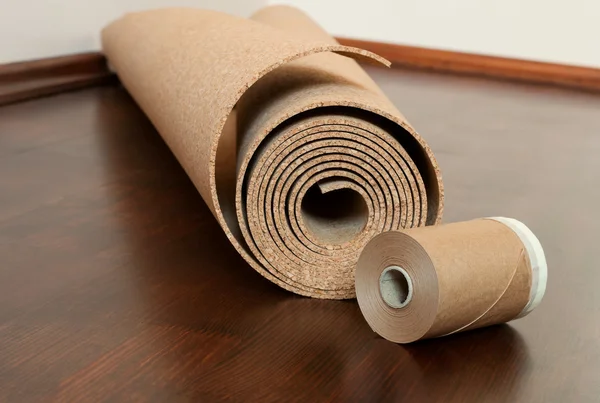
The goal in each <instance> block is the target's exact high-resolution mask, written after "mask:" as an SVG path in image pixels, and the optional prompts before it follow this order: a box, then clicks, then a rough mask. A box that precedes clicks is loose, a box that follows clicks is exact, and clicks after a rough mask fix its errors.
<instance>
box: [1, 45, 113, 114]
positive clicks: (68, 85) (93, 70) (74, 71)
mask: <svg viewBox="0 0 600 403" xmlns="http://www.w3.org/2000/svg"><path fill="white" fill-rule="evenodd" d="M114 79H115V77H114V76H113V74H111V72H110V71H109V70H108V67H107V65H106V59H105V58H104V56H103V55H102V54H100V53H98V52H90V53H82V54H76V55H70V56H60V57H53V58H47V59H40V60H32V61H27V62H18V63H9V64H3V65H0V105H7V104H10V103H14V102H19V101H24V100H28V99H32V98H38V97H42V96H48V95H54V94H58V93H61V92H65V91H72V90H75V89H79V88H85V87H90V86H94V85H99V84H103V83H107V82H110V81H112V80H114Z"/></svg>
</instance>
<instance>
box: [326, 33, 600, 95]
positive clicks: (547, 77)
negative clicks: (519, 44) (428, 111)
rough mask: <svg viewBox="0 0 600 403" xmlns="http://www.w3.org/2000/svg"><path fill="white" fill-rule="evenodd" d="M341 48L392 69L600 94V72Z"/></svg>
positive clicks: (416, 51)
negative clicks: (363, 53)
mask: <svg viewBox="0 0 600 403" xmlns="http://www.w3.org/2000/svg"><path fill="white" fill-rule="evenodd" d="M336 39H337V40H338V41H339V42H340V44H342V45H346V46H354V47H357V48H361V49H365V50H369V51H371V52H374V53H376V54H378V55H380V56H383V57H385V58H386V59H388V60H389V61H391V62H392V67H394V66H397V67H409V68H416V69H426V70H435V71H439V72H445V73H454V74H463V75H471V76H483V77H489V78H494V79H502V80H512V81H521V82H528V83H535V84H550V85H558V86H562V87H569V88H574V89H578V90H585V91H592V92H600V69H595V68H589V67H578V66H570V65H563V64H554V63H543V62H534V61H528V60H520V59H510V58H504V57H495V56H485V55H476V54H470V53H461V52H451V51H445V50H436V49H427V48H419V47H413V46H405V45H396V44H391V43H383V42H373V41H364V40H358V39H350V38H336Z"/></svg>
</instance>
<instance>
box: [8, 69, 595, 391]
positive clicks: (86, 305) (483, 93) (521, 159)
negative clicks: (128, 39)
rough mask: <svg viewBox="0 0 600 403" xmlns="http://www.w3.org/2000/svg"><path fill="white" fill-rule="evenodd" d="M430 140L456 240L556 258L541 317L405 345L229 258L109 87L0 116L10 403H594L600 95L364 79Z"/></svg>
mask: <svg viewBox="0 0 600 403" xmlns="http://www.w3.org/2000/svg"><path fill="white" fill-rule="evenodd" d="M369 71H370V72H371V73H372V74H373V76H374V77H375V79H376V80H377V81H378V82H379V83H380V84H381V86H382V87H383V89H384V90H385V91H386V92H387V93H388V94H389V96H390V97H391V98H392V99H393V101H394V102H395V103H396V104H397V105H398V107H399V108H400V110H402V111H403V112H404V114H405V115H406V116H407V117H408V119H409V120H410V121H411V123H412V124H413V125H414V126H415V127H416V128H417V130H419V132H420V133H421V134H422V135H423V136H424V137H425V138H426V139H427V140H428V141H429V143H430V145H431V146H432V148H433V150H434V152H435V153H436V155H437V157H438V159H439V162H440V165H441V167H442V169H443V174H444V179H445V187H446V195H447V203H446V210H445V211H446V215H445V221H446V222H448V221H456V220H464V219H469V218H475V217H481V216H490V215H494V216H498V215H501V216H509V217H515V218H518V219H520V220H522V221H524V222H525V223H526V224H528V225H529V226H530V228H531V229H532V230H533V231H534V232H535V233H536V234H537V235H538V236H539V238H540V240H541V242H542V244H543V245H544V247H545V250H546V254H547V258H548V262H549V270H550V278H549V283H548V290H547V294H546V297H545V300H544V301H543V302H542V304H541V306H540V307H539V308H538V309H537V310H536V311H534V312H533V313H532V314H531V315H530V316H528V317H526V318H524V319H522V320H519V321H516V322H514V323H511V324H510V325H503V326H496V327H492V328H488V329H483V330H480V331H473V332H470V333H465V334H459V335H456V336H451V337H447V338H444V339H439V340H433V341H425V342H419V343H416V344H413V345H409V346H401V345H396V344H392V343H390V342H387V341H385V340H383V339H381V338H380V337H378V336H377V335H375V334H374V333H372V332H371V330H370V329H369V327H368V326H367V324H366V322H365V321H364V320H363V318H362V317H361V314H360V311H359V309H358V305H357V304H356V301H342V302H340V301H322V300H312V299H307V298H302V297H297V296H294V295H292V294H290V293H288V292H285V291H283V290H281V289H279V288H277V287H276V286H274V285H273V284H271V283H269V282H268V281H267V280H265V279H263V278H262V277H261V276H260V275H258V274H257V273H255V272H254V271H253V270H252V269H251V268H250V267H249V266H248V265H247V264H246V263H245V262H244V261H243V260H242V259H241V258H240V257H239V256H238V255H237V253H236V252H235V250H234V249H233V247H232V246H231V245H230V244H229V243H228V241H227V239H226V237H225V236H224V235H223V233H222V232H221V230H220V228H219V226H218V224H217V222H216V220H215V219H214V218H213V217H212V215H211V214H210V212H209V210H208V208H207V207H206V206H205V204H204V202H203V201H202V199H201V197H200V195H199V194H198V193H197V191H196V190H195V189H194V187H193V186H192V184H191V182H190V181H189V180H188V179H187V177H186V175H185V173H184V172H183V170H182V169H181V168H180V167H179V165H178V163H177V161H176V160H175V159H174V158H173V156H172V155H171V154H170V152H169V150H168V148H167V147H166V146H165V144H164V143H163V141H162V140H161V138H160V137H159V135H158V134H157V133H156V132H155V131H154V129H153V128H152V126H151V125H150V124H149V122H148V121H147V120H146V118H145V117H144V115H143V114H142V113H141V112H140V111H139V109H138V108H137V107H136V106H135V104H134V103H133V102H132V100H131V98H130V97H129V96H128V95H127V94H126V93H125V91H124V90H122V89H121V88H118V87H116V86H113V87H110V86H109V87H101V88H92V89H87V90H82V91H78V92H72V93H67V94H63V95H59V96H54V97H50V98H45V99H40V100H34V101H29V102H25V103H20V104H15V105H11V106H5V107H2V108H0V401H1V402H7V401H8V402H30V401H49V400H56V401H68V402H83V401H91V402H97V401H105V400H106V401H157V402H178V401H185V402H188V401H203V402H205V401H214V400H221V399H230V400H231V401H239V402H249V401H260V402H268V401H302V402H320V401H349V402H359V401H386V402H387V401H395V402H409V401H411V402H412V401H414V402H432V401H438V402H478V403H480V402H561V403H562V402H594V401H598V399H600V292H599V291H598V289H599V285H598V284H600V268H599V258H598V255H596V252H597V251H598V243H599V240H600V238H599V235H598V234H600V97H599V96H594V95H591V94H584V93H577V92H569V91H567V90H561V89H553V88H544V87H535V86H526V85H519V84H511V83H502V82H493V81H485V80H483V79H481V80H480V79H474V78H458V77H450V76H443V75H434V74H427V73H417V72H407V71H401V70H390V71H386V70H383V69H381V70H379V69H372V70H369Z"/></svg>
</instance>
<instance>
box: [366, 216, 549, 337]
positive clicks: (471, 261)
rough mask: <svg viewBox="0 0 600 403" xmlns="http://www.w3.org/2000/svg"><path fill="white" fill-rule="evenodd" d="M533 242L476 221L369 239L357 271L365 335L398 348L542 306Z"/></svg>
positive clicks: (506, 227) (501, 225) (501, 223)
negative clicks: (377, 336)
mask: <svg viewBox="0 0 600 403" xmlns="http://www.w3.org/2000/svg"><path fill="white" fill-rule="evenodd" d="M546 276H547V268H546V261H545V257H544V252H543V249H542V248H541V245H540V244H539V241H538V240H537V238H536V237H535V235H533V233H532V232H531V231H529V229H528V228H527V227H525V225H524V224H522V223H520V222H519V221H516V220H514V219H506V218H494V219H479V220H473V221H467V222H460V223H454V224H447V225H440V226H437V227H426V228H415V229H409V230H405V231H402V232H400V231H391V232H387V233H383V234H380V235H378V236H376V237H374V238H373V239H372V240H371V242H369V244H368V245H367V246H366V247H365V248H364V250H363V252H362V254H361V256H360V259H359V260H358V263H357V268H356V294H357V298H358V303H359V305H360V309H361V311H362V313H363V315H364V317H365V319H366V320H367V322H368V323H369V325H370V326H371V328H372V329H373V330H374V331H375V332H377V333H378V334H380V335H381V336H382V337H384V338H386V339H388V340H391V341H394V342H397V343H409V342H412V341H415V340H419V339H424V338H431V337H438V336H444V335H447V334H451V333H456V332H459V331H463V330H469V329H475V328H479V327H483V326H489V325H492V324H497V323H503V322H508V321H510V320H513V319H515V318H518V317H522V316H525V315H526V314H527V313H529V312H531V311H532V310H533V309H534V308H535V306H537V304H539V302H540V301H541V299H542V297H543V295H544V291H545V287H546Z"/></svg>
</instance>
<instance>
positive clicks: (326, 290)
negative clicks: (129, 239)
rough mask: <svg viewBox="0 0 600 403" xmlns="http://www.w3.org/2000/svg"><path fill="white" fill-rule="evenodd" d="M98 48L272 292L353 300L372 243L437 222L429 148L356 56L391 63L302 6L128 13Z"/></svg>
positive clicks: (438, 190)
mask: <svg viewBox="0 0 600 403" xmlns="http://www.w3.org/2000/svg"><path fill="white" fill-rule="evenodd" d="M102 45H103V49H104V52H105V53H106V55H107V57H108V60H109V62H110V65H111V66H112V67H113V68H114V69H115V70H116V72H117V74H118V75H119V77H120V79H121V81H122V83H123V85H124V86H125V87H126V88H127V90H128V91H129V92H130V93H131V95H132V96H133V97H134V99H135V100H136V102H137V103H138V104H139V105H140V107H141V108H142V109H143V110H144V112H145V113H146V114H147V115H148V117H149V118H150V120H151V121H152V123H153V124H154V126H155V127H156V128H157V130H158V131H159V132H160V134H161V135H162V136H163V138H164V139H165V142H166V143H167V144H168V145H169V147H170V148H171V150H172V151H173V153H174V154H175V156H176V157H177V159H178V160H179V162H180V163H181V165H182V166H183V168H184V169H185V171H186V172H187V174H188V175H189V177H190V178H191V180H192V181H193V183H194V185H195V186H196V187H197V189H198V191H199V192H200V194H201V195H202V197H203V198H204V200H205V201H206V203H207V204H208V206H209V207H210V209H211V210H212V212H213V213H214V215H215V217H216V218H217V219H218V221H219V223H220V224H221V226H222V228H223V230H224V231H225V233H226V234H227V236H228V238H229V240H230V241H231V242H232V244H233V245H234V246H235V247H236V249H237V250H238V252H239V253H240V254H241V255H242V256H243V257H244V258H245V259H246V260H247V261H248V263H250V265H252V267H254V268H255V269H256V270H257V271H258V272H259V273H261V274H262V275H263V276H265V277H266V278H268V279H269V280H271V281H273V282H275V283H276V284H278V285H280V286H281V287H283V288H285V289H287V290H290V291H293V292H296V293H298V294H302V295H308V296H313V297H320V298H351V297H353V296H354V295H355V292H354V267H355V263H356V260H357V259H358V254H359V251H360V250H361V248H362V247H363V246H364V245H365V244H366V243H367V241H368V240H369V239H370V238H371V237H372V236H373V235H375V234H377V233H379V232H381V231H387V230H393V229H400V228H404V227H413V226H417V225H425V224H434V223H437V222H439V220H440V218H441V215H442V210H443V191H442V182H441V177H440V173H439V170H438V167H437V164H436V162H435V159H434V157H433V154H432V153H431V150H430V149H429V147H428V146H427V144H426V143H425V142H424V141H423V139H422V138H421V137H420V136H419V135H418V134H417V133H416V132H415V131H414V129H413V128H412V127H411V126H410V125H409V124H408V122H407V121H406V119H405V118H404V117H403V116H402V114H400V112H399V111H398V110H397V109H396V108H395V107H394V105H392V103H391V102H390V101H389V100H388V99H387V98H386V97H385V96H384V95H383V93H382V92H381V90H380V89H379V88H378V87H377V85H376V84H375V83H374V82H373V81H372V80H371V79H370V78H369V76H368V75H367V74H366V73H365V72H364V71H363V70H362V69H361V67H360V66H359V65H358V64H357V63H356V61H355V60H353V59H357V60H363V61H367V62H372V63H382V64H388V62H387V61H386V60H384V59H382V58H380V57H379V56H377V55H374V54H372V53H370V52H367V51H364V50H360V49H356V48H350V47H346V46H341V45H339V44H338V43H337V42H336V41H335V40H334V39H333V38H331V37H330V36H329V35H328V34H327V33H325V32H324V31H323V30H322V29H321V28H320V27H319V26H317V25H316V24H315V23H314V22H312V21H311V20H310V19H309V18H308V17H307V16H306V15H304V14H303V13H301V12H300V11H298V10H296V9H294V8H291V7H285V6H276V7H269V8H266V9H263V10H261V11H259V12H258V13H257V14H256V15H254V16H253V17H252V20H248V19H243V18H237V17H233V16H229V15H226V14H222V13H218V12H213V11H205V10H197V9H164V10H154V11H147V12H141V13H135V14H128V15H126V16H125V17H123V18H121V19H119V20H117V21H116V22H114V23H112V24H110V25H109V26H108V27H106V28H105V29H104V30H103V32H102Z"/></svg>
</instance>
